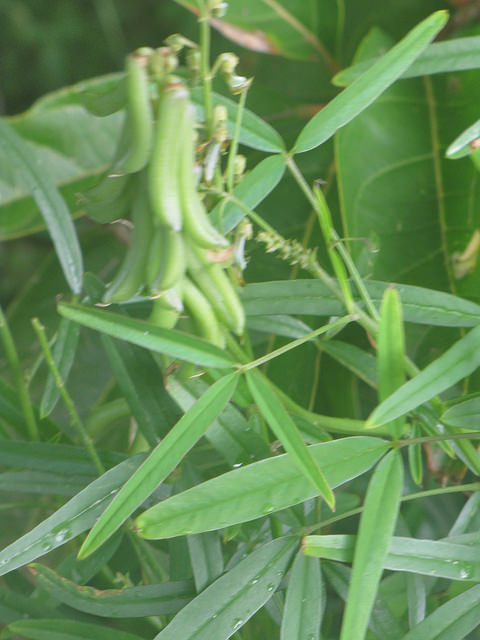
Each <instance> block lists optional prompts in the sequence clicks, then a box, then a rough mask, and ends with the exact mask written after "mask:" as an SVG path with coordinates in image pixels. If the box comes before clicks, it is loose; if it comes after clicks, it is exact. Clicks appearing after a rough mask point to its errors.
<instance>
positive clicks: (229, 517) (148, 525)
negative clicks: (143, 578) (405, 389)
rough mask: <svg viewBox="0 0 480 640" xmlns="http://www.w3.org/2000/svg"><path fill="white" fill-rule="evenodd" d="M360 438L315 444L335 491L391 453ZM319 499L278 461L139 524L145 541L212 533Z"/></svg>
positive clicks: (289, 465) (189, 496)
mask: <svg viewBox="0 0 480 640" xmlns="http://www.w3.org/2000/svg"><path fill="white" fill-rule="evenodd" d="M389 446H390V445H389V443H388V442H386V441H384V440H381V439H379V438H371V437H365V436H358V437H352V438H342V439H339V440H335V441H331V442H325V443H321V444H315V445H312V446H310V447H309V451H310V453H311V455H312V456H313V458H314V460H315V461H316V463H317V464H318V465H319V467H320V468H321V469H322V470H323V473H324V474H325V478H326V480H327V482H328V484H329V485H330V486H331V487H337V486H338V485H340V484H343V483H344V482H347V481H348V480H351V479H352V478H355V477H356V476H358V475H360V474H362V473H364V472H365V471H367V470H368V469H370V467H371V466H372V465H373V464H375V462H376V461H377V460H378V459H379V458H380V456H382V455H383V454H384V453H385V451H387V450H388V448H389ZM316 495H318V491H317V489H316V488H315V487H314V486H313V485H312V483H311V482H310V480H308V479H307V478H305V476H304V475H303V473H302V472H301V471H300V470H299V469H298V467H297V465H296V463H295V461H294V460H293V459H292V457H291V456H290V455H289V454H284V455H280V456H275V457H273V458H268V459H266V460H261V461H260V462H255V463H253V464H249V465H247V466H245V467H242V468H240V469H235V470H234V471H230V472H228V473H225V474H223V475H221V476H218V477H216V478H213V479H211V480H207V481H206V482H203V483H202V484H199V485H197V486H195V487H192V488H191V489H188V491H184V492H183V493H179V494H177V495H174V496H172V497H171V498H168V499H167V500H164V501H162V502H161V503H159V504H157V505H155V506H154V507H152V508H150V509H148V510H147V511H145V513H143V514H142V515H141V516H139V517H138V518H137V520H136V523H135V524H136V527H137V529H138V532H139V533H140V535H141V536H143V537H145V538H168V537H171V536H178V535H183V534H190V533H201V532H202V531H212V530H214V529H220V528H222V527H227V526H229V525H233V524H238V523H240V522H247V521H249V520H253V519H254V518H259V517H261V516H265V515H269V514H271V513H273V512H275V511H279V510H280V509H285V508H286V507H290V506H292V505H294V504H298V503H299V502H303V501H304V500H308V499H309V498H313V497H314V496H316Z"/></svg>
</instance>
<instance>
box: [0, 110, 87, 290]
mask: <svg viewBox="0 0 480 640" xmlns="http://www.w3.org/2000/svg"><path fill="white" fill-rule="evenodd" d="M2 147H3V152H4V153H6V154H7V155H8V157H9V159H10V163H11V165H12V166H13V167H15V168H16V169H17V171H20V172H21V174H22V176H23V178H24V179H25V181H26V182H27V184H28V187H29V189H30V190H31V192H32V195H33V197H34V199H35V202H36V203H37V205H38V208H39V209H40V212H41V214H42V215H43V218H44V220H45V224H46V225H47V228H48V232H49V234H50V237H51V239H52V242H53V244H54V246H55V251H56V252H57V256H58V259H59V261H60V264H61V266H62V269H63V273H64V275H65V279H66V280H67V282H68V285H69V287H70V289H71V290H72V291H73V293H80V291H81V290H82V276H83V261H82V253H81V250H80V245H79V243H78V238H77V234H76V232H75V227H74V226H73V223H72V220H71V218H70V212H69V210H68V207H67V205H66V204H65V201H64V199H63V198H62V196H61V195H60V193H59V192H58V190H57V188H56V187H55V184H54V183H53V181H52V179H51V177H50V174H49V173H47V171H46V170H45V169H43V168H41V167H39V166H38V165H37V164H36V163H35V162H34V161H32V158H31V154H30V151H29V149H28V147H27V145H26V144H25V142H24V141H23V140H22V138H20V136H19V135H17V134H16V133H15V131H14V130H13V129H12V128H11V127H10V126H9V125H8V124H7V123H6V122H5V121H4V120H0V150H1V149H2Z"/></svg>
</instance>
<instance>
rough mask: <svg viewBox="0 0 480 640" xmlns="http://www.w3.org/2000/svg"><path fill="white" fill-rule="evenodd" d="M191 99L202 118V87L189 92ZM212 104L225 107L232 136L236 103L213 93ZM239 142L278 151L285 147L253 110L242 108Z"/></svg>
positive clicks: (273, 130) (276, 133)
mask: <svg viewBox="0 0 480 640" xmlns="http://www.w3.org/2000/svg"><path fill="white" fill-rule="evenodd" d="M191 97H192V101H193V102H194V104H195V106H196V111H197V117H198V118H199V119H200V120H203V119H204V115H203V114H204V109H203V89H202V88H200V87H199V88H196V89H193V91H192V92H191ZM212 99H213V102H214V104H220V105H223V106H224V107H226V109H227V117H228V129H229V135H230V136H232V134H233V129H234V126H235V120H236V117H237V110H238V104H237V103H236V102H235V101H234V100H231V99H230V98H225V97H224V96H222V95H220V94H219V93H213V96H212ZM239 142H240V143H241V144H244V145H245V146H247V147H251V148H252V149H258V150H260V151H269V152H270V153H278V152H281V151H283V150H284V149H285V144H284V142H283V140H282V138H281V137H280V135H279V133H278V132H277V131H275V129H274V128H273V127H272V126H271V125H269V124H268V123H267V122H265V121H264V120H262V119H261V118H259V117H258V116H257V115H256V114H255V113H253V111H249V110H248V109H244V111H243V116H242V128H241V130H240V137H239Z"/></svg>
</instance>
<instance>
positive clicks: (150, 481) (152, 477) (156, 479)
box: [78, 373, 239, 558]
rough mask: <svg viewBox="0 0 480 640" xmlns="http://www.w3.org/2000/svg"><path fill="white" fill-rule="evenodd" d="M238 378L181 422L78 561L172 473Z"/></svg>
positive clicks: (218, 387) (219, 385)
mask: <svg viewBox="0 0 480 640" xmlns="http://www.w3.org/2000/svg"><path fill="white" fill-rule="evenodd" d="M238 375H239V374H238V373H232V374H230V375H228V376H225V377H223V378H220V380H217V382H215V384H213V385H212V386H211V387H209V389H208V390H207V391H206V392H205V393H204V394H203V395H202V396H201V397H200V398H199V400H198V401H197V402H196V403H195V404H194V405H193V407H192V408H191V409H189V410H188V411H187V412H186V413H185V415H184V416H183V417H182V418H180V420H179V421H178V422H177V424H176V425H175V426H174V427H173V428H172V429H171V430H170V431H169V432H168V434H167V435H166V436H165V438H164V439H163V440H162V441H161V442H160V443H159V444H158V445H157V447H156V448H155V449H154V450H153V451H152V453H151V454H150V455H149V456H148V458H147V459H146V460H145V462H144V463H143V464H142V465H141V467H140V468H139V469H138V471H137V472H136V473H135V474H134V475H133V476H132V477H131V478H129V480H128V481H127V482H126V483H125V485H124V486H123V487H122V489H121V490H120V492H119V493H118V494H117V495H116V496H115V498H114V499H113V501H112V503H111V504H110V505H109V507H108V508H107V509H106V510H105V512H104V513H103V514H102V516H101V518H100V519H99V520H98V522H97V523H96V524H95V526H94V527H93V529H92V530H91V531H90V533H89V534H88V536H87V539H86V540H85V542H84V543H83V545H82V547H81V549H80V552H79V554H78V557H79V558H81V557H85V556H87V555H89V554H90V553H92V551H94V550H95V549H97V547H99V546H100V545H101V544H102V543H103V542H105V540H107V539H108V538H109V537H110V536H111V535H112V534H113V533H114V532H115V531H116V530H117V529H118V528H119V527H120V526H121V525H122V524H123V523H124V522H125V520H126V519H127V518H128V516H129V515H130V514H131V513H133V511H135V509H137V508H138V507H139V506H140V505H141V504H142V502H144V500H146V498H148V496H149V495H150V494H151V493H152V492H153V491H154V490H155V488H156V487H157V486H158V485H159V484H160V483H161V482H162V481H163V480H164V479H165V478H166V477H167V476H168V474H169V473H171V472H172V471H173V470H174V469H175V467H176V466H177V465H178V463H179V462H180V461H181V460H182V458H183V457H184V456H185V454H186V453H188V451H189V450H190V449H191V448H192V447H193V445H194V444H195V443H196V442H197V440H198V439H199V438H201V436H202V435H203V434H204V433H205V431H206V430H207V429H208V427H209V426H210V425H211V423H212V422H213V420H215V418H216V417H217V416H218V414H219V413H220V412H221V411H222V409H223V408H224V406H225V405H226V404H227V402H228V401H229V399H230V397H231V395H232V393H233V391H234V390H235V385H236V384H237V378H238Z"/></svg>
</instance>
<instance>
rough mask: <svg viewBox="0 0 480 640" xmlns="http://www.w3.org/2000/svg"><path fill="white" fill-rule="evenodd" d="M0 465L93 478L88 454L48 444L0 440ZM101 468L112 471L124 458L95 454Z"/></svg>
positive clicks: (76, 449) (77, 449) (118, 455)
mask: <svg viewBox="0 0 480 640" xmlns="http://www.w3.org/2000/svg"><path fill="white" fill-rule="evenodd" d="M0 442H1V445H0V464H2V465H6V466H7V467H17V468H20V469H31V470H35V471H51V472H53V473H58V474H64V475H69V474H71V475H75V476H85V477H86V478H89V477H91V476H95V475H97V470H96V467H95V465H94V464H93V463H92V459H91V458H90V455H89V453H88V452H87V450H86V449H83V448H81V447H73V446H71V445H68V444H55V443H50V442H23V441H15V440H1V441H0ZM98 454H99V456H100V459H101V460H102V462H103V464H105V466H107V467H113V466H114V465H117V464H119V463H120V462H122V461H123V460H124V459H125V457H126V456H125V455H124V454H121V453H115V452H113V451H111V452H110V451H108V452H103V451H99V452H98Z"/></svg>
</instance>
